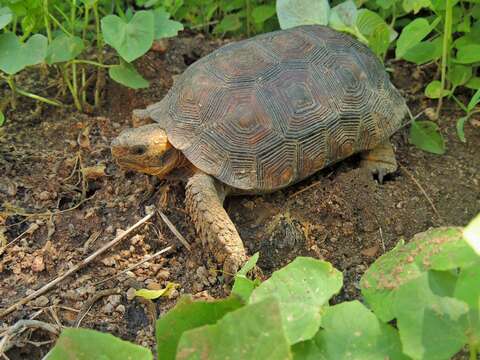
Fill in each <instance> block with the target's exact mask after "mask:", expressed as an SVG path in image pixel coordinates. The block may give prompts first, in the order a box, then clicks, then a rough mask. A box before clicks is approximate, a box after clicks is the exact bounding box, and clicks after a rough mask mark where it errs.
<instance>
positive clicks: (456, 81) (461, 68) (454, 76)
mask: <svg viewBox="0 0 480 360" xmlns="http://www.w3.org/2000/svg"><path fill="white" fill-rule="evenodd" d="M471 77H472V67H471V66H465V65H458V64H451V65H450V66H449V67H448V73H447V78H448V80H449V81H450V82H451V83H452V85H453V86H460V85H464V84H466V83H467V81H468V80H469V79H470V78H471Z"/></svg>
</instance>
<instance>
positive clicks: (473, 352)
mask: <svg viewBox="0 0 480 360" xmlns="http://www.w3.org/2000/svg"><path fill="white" fill-rule="evenodd" d="M477 356H478V347H477V344H470V360H477Z"/></svg>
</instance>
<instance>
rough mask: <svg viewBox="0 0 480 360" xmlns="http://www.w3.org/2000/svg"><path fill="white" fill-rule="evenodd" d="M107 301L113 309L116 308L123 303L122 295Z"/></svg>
mask: <svg viewBox="0 0 480 360" xmlns="http://www.w3.org/2000/svg"><path fill="white" fill-rule="evenodd" d="M107 301H108V302H109V303H110V304H112V306H113V307H116V306H117V305H119V304H120V301H122V295H118V294H117V295H110V296H109V297H108V298H107Z"/></svg>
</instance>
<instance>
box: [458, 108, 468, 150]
mask: <svg viewBox="0 0 480 360" xmlns="http://www.w3.org/2000/svg"><path fill="white" fill-rule="evenodd" d="M468 118H469V116H468V115H467V116H463V117H461V118H460V119H458V120H457V126H456V128H457V135H458V138H459V139H460V141H461V142H464V143H466V142H467V139H465V131H464V127H465V121H467V120H468Z"/></svg>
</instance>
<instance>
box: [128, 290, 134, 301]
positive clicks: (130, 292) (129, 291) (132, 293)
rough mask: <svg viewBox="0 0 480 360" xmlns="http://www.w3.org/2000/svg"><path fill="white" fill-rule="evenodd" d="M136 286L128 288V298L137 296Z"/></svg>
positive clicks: (130, 299) (129, 299) (131, 298)
mask: <svg viewBox="0 0 480 360" xmlns="http://www.w3.org/2000/svg"><path fill="white" fill-rule="evenodd" d="M135 292H136V290H135V288H130V289H128V290H127V300H128V301H132V300H133V299H134V298H135Z"/></svg>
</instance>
